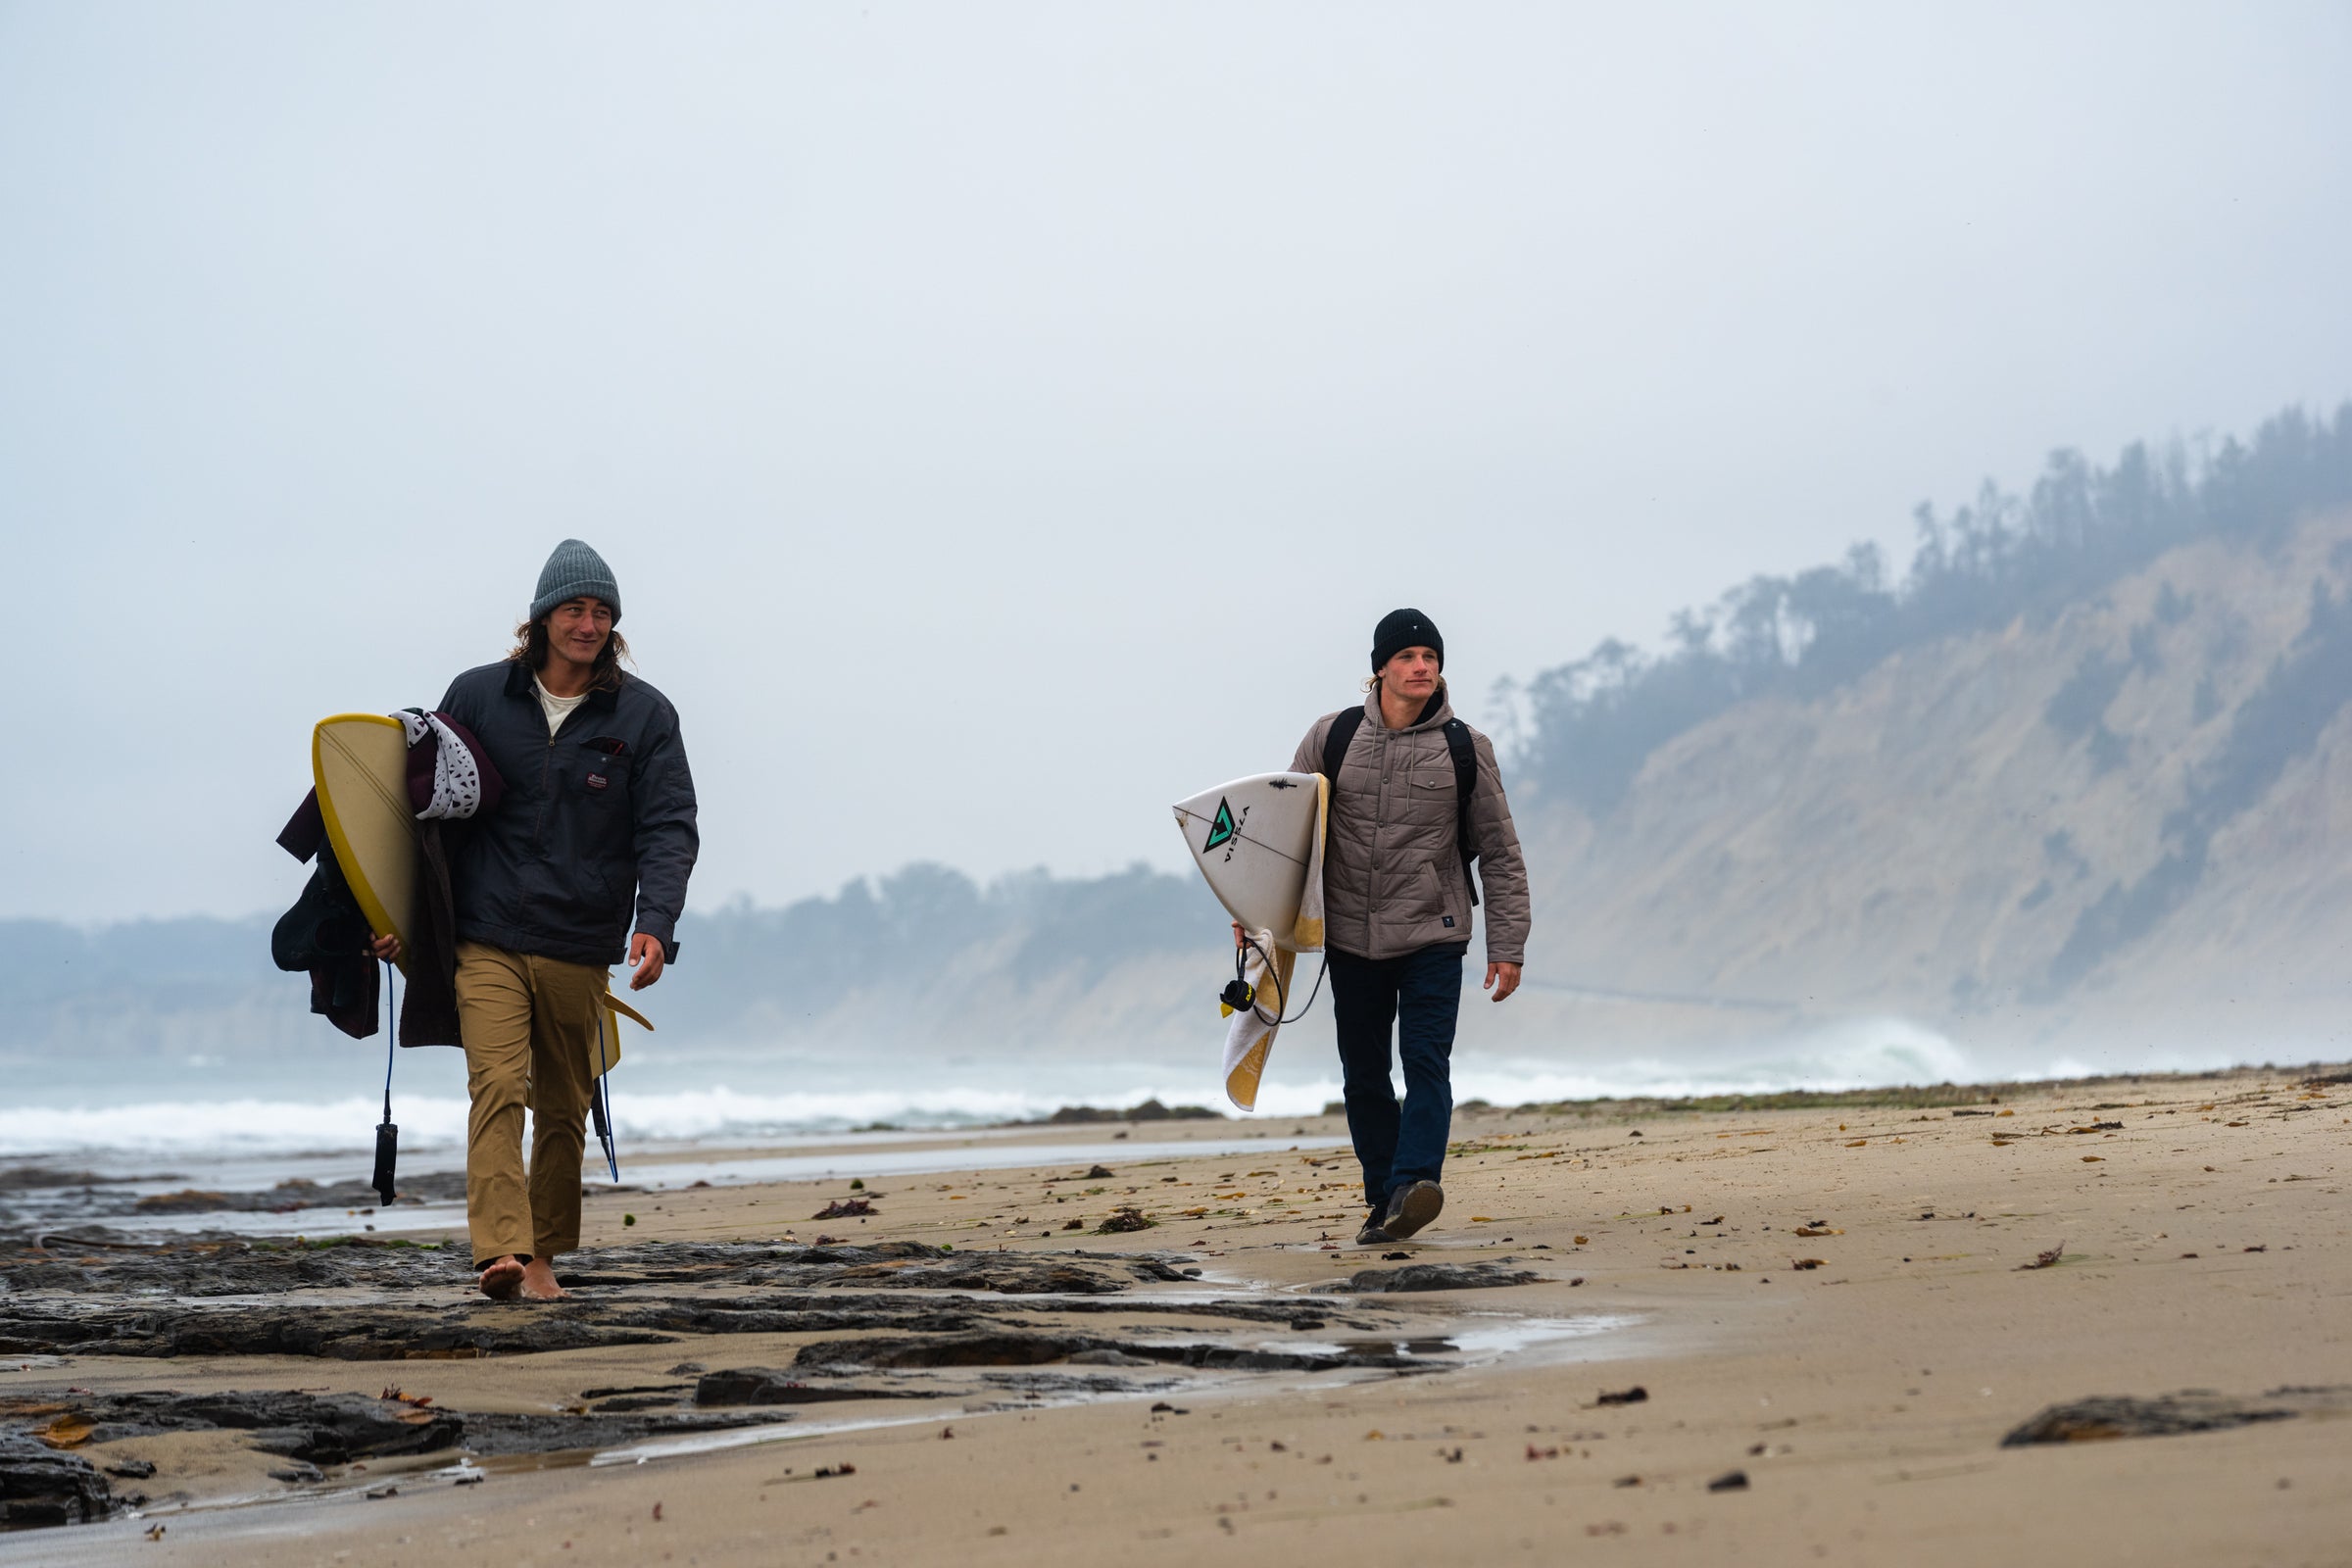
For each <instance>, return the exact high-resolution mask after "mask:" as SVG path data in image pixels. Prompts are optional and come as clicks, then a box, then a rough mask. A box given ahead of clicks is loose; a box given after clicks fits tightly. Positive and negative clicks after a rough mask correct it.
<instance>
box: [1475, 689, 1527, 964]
mask: <svg viewBox="0 0 2352 1568" xmlns="http://www.w3.org/2000/svg"><path fill="white" fill-rule="evenodd" d="M1471 740H1472V743H1473V746H1474V748H1475V750H1476V751H1477V754H1478V785H1477V787H1476V789H1475V790H1474V791H1473V792H1472V793H1471V796H1470V832H1471V834H1472V836H1473V837H1474V838H1475V839H1476V840H1477V842H1478V880H1479V884H1480V886H1481V887H1482V888H1483V889H1484V890H1485V896H1486V913H1487V961H1488V962H1489V963H1524V962H1526V961H1527V928H1528V899H1527V861H1526V860H1525V859H1524V858H1521V857H1520V854H1519V830H1518V829H1517V828H1516V827H1514V826H1512V825H1511V803H1510V802H1509V801H1508V800H1506V799H1504V797H1503V793H1502V769H1501V768H1500V767H1499V766H1497V765H1496V764H1495V743H1494V742H1492V741H1490V740H1488V739H1487V738H1486V737H1485V736H1484V735H1481V734H1479V733H1477V732H1476V731H1475V730H1473V731H1472V732H1471Z"/></svg>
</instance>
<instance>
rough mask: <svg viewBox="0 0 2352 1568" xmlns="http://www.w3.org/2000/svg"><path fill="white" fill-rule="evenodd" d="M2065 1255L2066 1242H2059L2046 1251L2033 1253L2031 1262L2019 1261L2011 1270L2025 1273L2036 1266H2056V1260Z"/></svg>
mask: <svg viewBox="0 0 2352 1568" xmlns="http://www.w3.org/2000/svg"><path fill="white" fill-rule="evenodd" d="M2065 1255H2066V1244H2065V1243H2064V1242H2060V1243H2059V1244H2058V1245H2057V1246H2056V1247H2053V1248H2051V1249H2050V1250H2048V1251H2046V1252H2036V1253H2034V1261H2033V1262H2031V1263H2020V1264H2018V1265H2017V1267H2016V1268H2015V1269H2014V1270H2012V1272H2013V1273H2018V1274H2026V1273H2030V1272H2032V1271H2033V1270H2034V1269H2037V1268H2055V1267H2057V1266H2058V1260H2059V1259H2060V1258H2061V1257H2064V1256H2065Z"/></svg>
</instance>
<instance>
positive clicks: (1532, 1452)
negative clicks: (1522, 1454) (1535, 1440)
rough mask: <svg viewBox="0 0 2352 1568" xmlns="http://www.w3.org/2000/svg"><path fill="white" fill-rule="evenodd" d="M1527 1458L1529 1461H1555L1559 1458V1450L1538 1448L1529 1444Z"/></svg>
mask: <svg viewBox="0 0 2352 1568" xmlns="http://www.w3.org/2000/svg"><path fill="white" fill-rule="evenodd" d="M1527 1456H1528V1458H1529V1459H1531V1460H1535V1459H1557V1458H1558V1457H1559V1456H1560V1450H1559V1449H1557V1448H1539V1447H1537V1446H1535V1445H1534V1444H1532V1443H1531V1444H1529V1445H1528V1446H1527Z"/></svg>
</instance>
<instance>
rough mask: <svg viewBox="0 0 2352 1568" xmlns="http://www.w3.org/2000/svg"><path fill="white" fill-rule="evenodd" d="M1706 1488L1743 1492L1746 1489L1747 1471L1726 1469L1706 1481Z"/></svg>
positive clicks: (1717, 1490)
mask: <svg viewBox="0 0 2352 1568" xmlns="http://www.w3.org/2000/svg"><path fill="white" fill-rule="evenodd" d="M1707 1490H1708V1491H1709V1492H1745V1491H1746V1490H1747V1472H1746V1471H1744V1470H1726V1471H1725V1472H1724V1473H1723V1474H1721V1475H1719V1476H1717V1477H1716V1478H1715V1479H1714V1480H1712V1481H1710V1482H1708V1483H1707Z"/></svg>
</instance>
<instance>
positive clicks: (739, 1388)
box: [694, 1366, 939, 1405]
mask: <svg viewBox="0 0 2352 1568" xmlns="http://www.w3.org/2000/svg"><path fill="white" fill-rule="evenodd" d="M938 1393H939V1391H938V1390H937V1389H876V1388H854V1387H851V1386H849V1385H846V1384H839V1383H828V1384H810V1383H804V1382H802V1381H800V1380H799V1379H798V1378H795V1377H794V1376H793V1375H792V1374H791V1373H789V1372H778V1371H776V1370H774V1369H772V1368H770V1367H764V1366H739V1367H730V1368H728V1369H727V1370H725V1371H723V1372H707V1373H705V1374H704V1375H703V1379H702V1381H701V1382H699V1383H697V1384H696V1385H695V1386H694V1402H695V1403H696V1404H698V1405H735V1404H818V1403H823V1402H828V1401H832V1400H839V1399H907V1398H928V1397H936V1396H937V1395H938Z"/></svg>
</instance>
